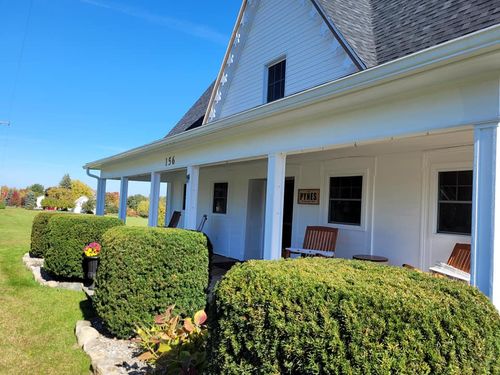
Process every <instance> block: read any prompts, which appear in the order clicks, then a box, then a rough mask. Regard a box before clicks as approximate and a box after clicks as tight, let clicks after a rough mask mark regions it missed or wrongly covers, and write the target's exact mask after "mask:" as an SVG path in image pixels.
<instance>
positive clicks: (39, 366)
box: [0, 209, 90, 375]
mask: <svg viewBox="0 0 500 375" xmlns="http://www.w3.org/2000/svg"><path fill="white" fill-rule="evenodd" d="M36 214H37V212H34V211H27V210H24V209H6V210H0V374H51V375H52V374H58V375H59V374H88V373H89V367H90V361H89V359H88V357H87V356H86V355H85V353H83V351H81V350H80V349H79V348H78V347H77V345H76V339H75V336H74V333H73V332H74V328H75V323H76V321H77V320H79V319H82V318H83V313H82V311H81V309H80V306H81V304H82V306H86V304H85V301H86V299H85V296H84V294H83V292H82V293H79V292H72V291H64V290H58V289H52V288H47V287H42V286H40V285H38V284H37V283H35V281H34V280H33V277H32V274H31V273H30V272H29V271H28V270H27V269H26V268H25V267H24V265H23V263H22V260H21V258H22V256H23V254H24V253H26V252H28V250H29V242H30V231H31V221H32V220H33V217H34V216H35V215H36Z"/></svg>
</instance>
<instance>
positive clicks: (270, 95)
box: [267, 59, 286, 103]
mask: <svg viewBox="0 0 500 375" xmlns="http://www.w3.org/2000/svg"><path fill="white" fill-rule="evenodd" d="M285 73H286V59H283V60H281V61H279V62H277V63H275V64H273V65H270V66H269V67H268V73H267V102H268V103H270V102H274V101H275V100H278V99H281V98H283V97H284V96H285Z"/></svg>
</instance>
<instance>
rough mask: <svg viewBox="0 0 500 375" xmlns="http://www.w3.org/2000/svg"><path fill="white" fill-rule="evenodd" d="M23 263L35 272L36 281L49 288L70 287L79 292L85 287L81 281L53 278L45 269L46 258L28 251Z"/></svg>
mask: <svg viewBox="0 0 500 375" xmlns="http://www.w3.org/2000/svg"><path fill="white" fill-rule="evenodd" d="M23 263H24V264H25V266H26V267H27V268H28V269H29V270H30V271H31V272H32V273H33V277H34V278H35V281H36V282H37V283H39V284H41V285H44V286H47V287H49V288H62V289H69V290H74V291H77V292H79V291H81V290H82V289H83V284H82V283H80V282H68V281H58V280H55V279H53V278H52V276H51V275H50V274H49V273H48V272H47V271H45V270H44V268H43V263H44V260H43V259H41V258H32V257H31V256H30V254H29V253H26V254H24V256H23Z"/></svg>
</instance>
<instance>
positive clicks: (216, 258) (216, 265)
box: [209, 254, 240, 292]
mask: <svg viewBox="0 0 500 375" xmlns="http://www.w3.org/2000/svg"><path fill="white" fill-rule="evenodd" d="M238 262H240V261H239V260H237V259H233V258H228V257H225V256H222V255H218V254H213V256H212V264H211V266H210V285H209V290H210V292H211V291H212V290H213V288H214V286H215V284H216V283H217V281H219V280H220V279H221V278H222V276H224V275H225V274H226V272H227V271H229V270H230V269H231V267H232V266H234V265H235V264H236V263H238Z"/></svg>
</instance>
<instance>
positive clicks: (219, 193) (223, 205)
mask: <svg viewBox="0 0 500 375" xmlns="http://www.w3.org/2000/svg"><path fill="white" fill-rule="evenodd" d="M227 186H228V184H227V182H222V183H216V184H214V205H213V211H212V212H213V213H214V214H225V213H226V212H227Z"/></svg>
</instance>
